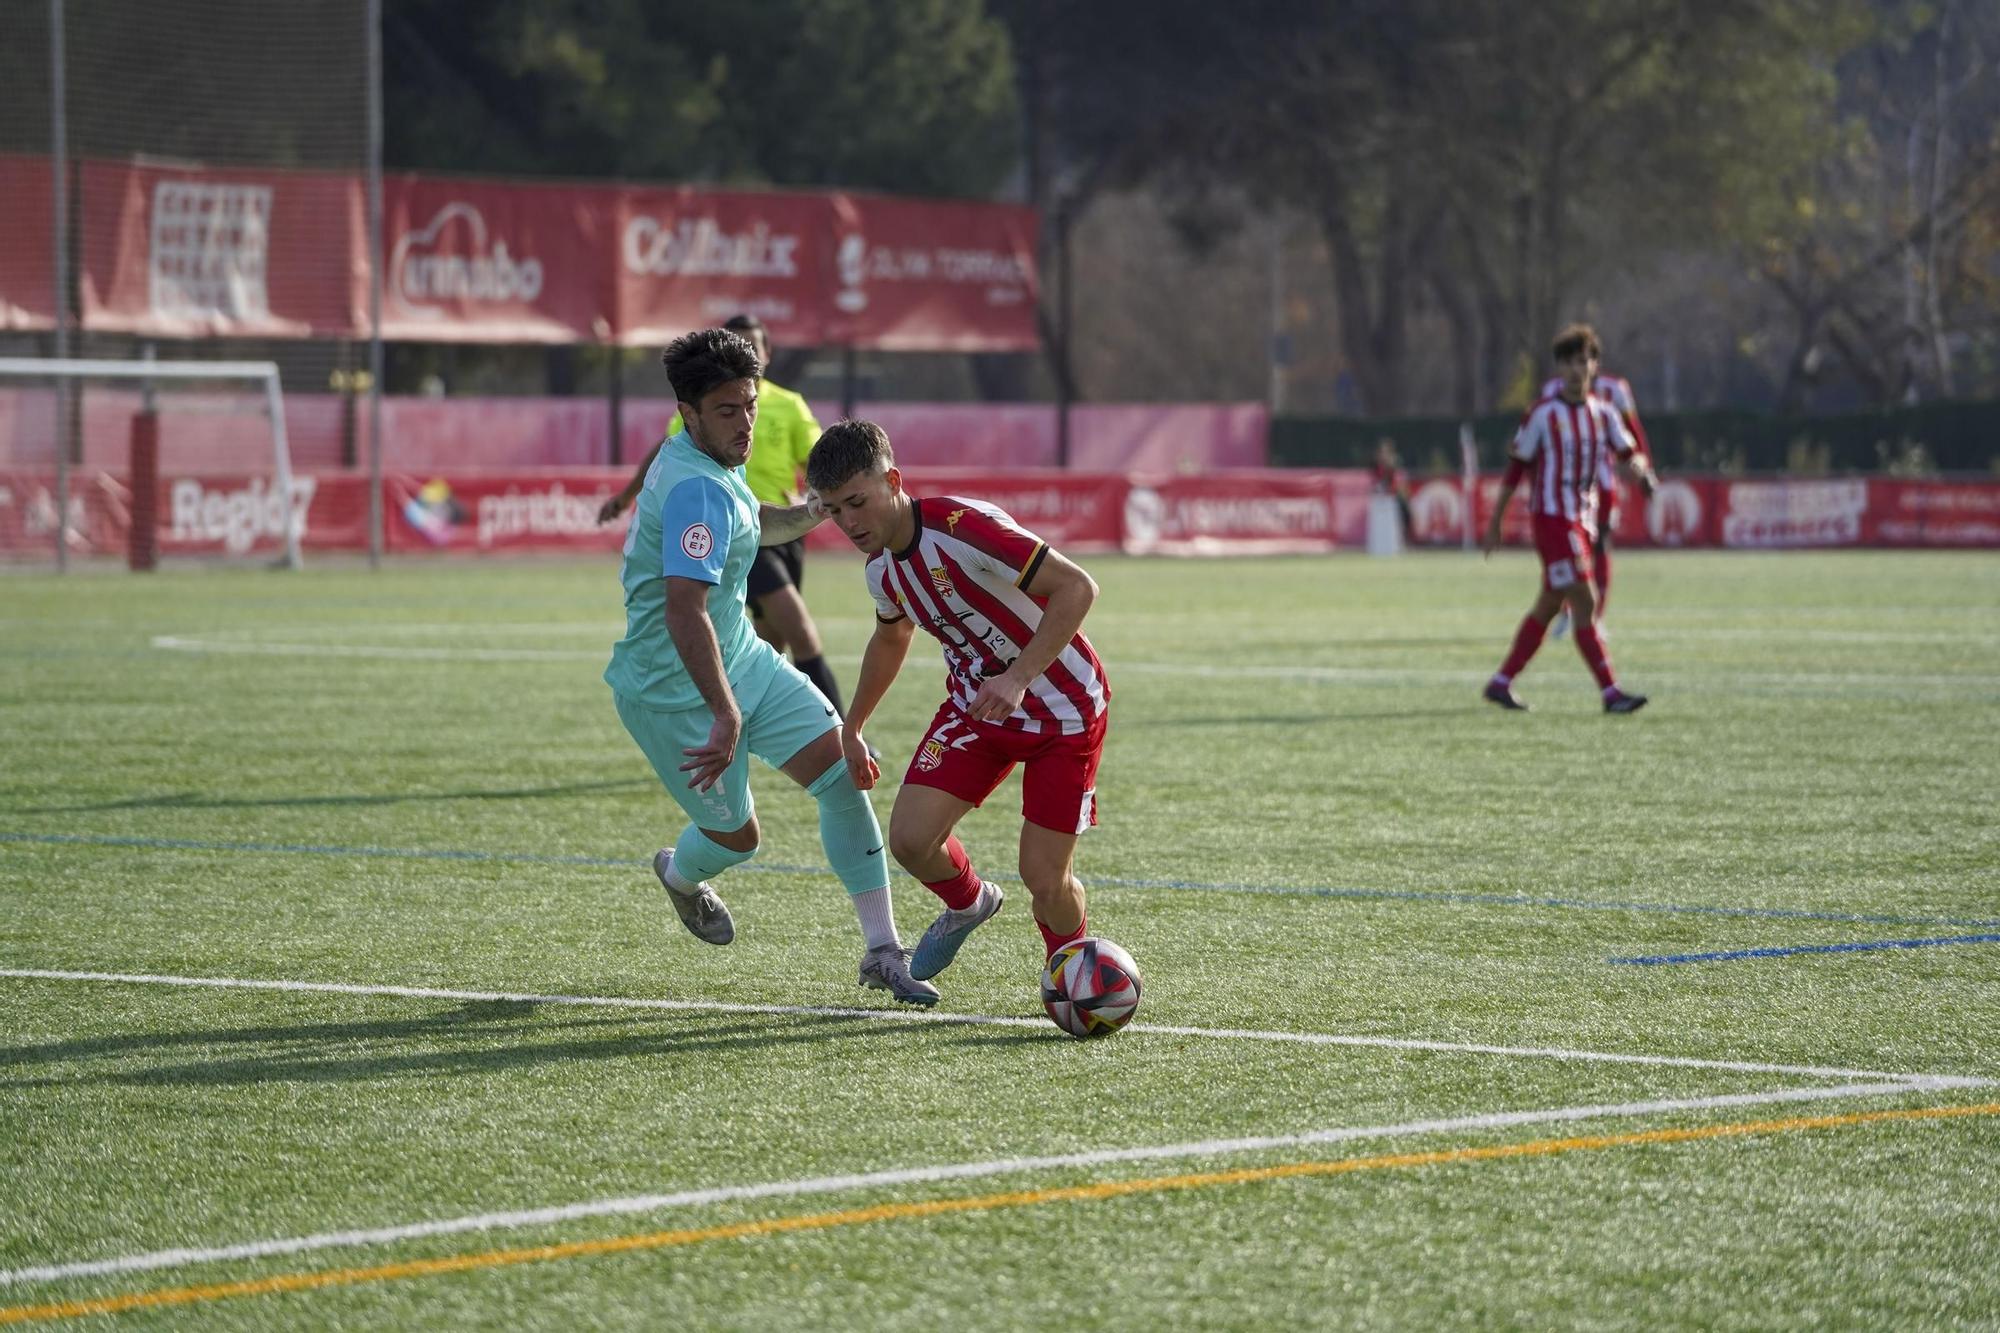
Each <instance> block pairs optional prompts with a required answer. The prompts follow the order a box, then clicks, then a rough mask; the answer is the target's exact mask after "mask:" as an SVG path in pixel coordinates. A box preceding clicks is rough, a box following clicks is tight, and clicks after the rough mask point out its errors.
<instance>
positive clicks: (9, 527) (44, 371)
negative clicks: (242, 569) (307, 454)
mask: <svg viewBox="0 0 2000 1333" xmlns="http://www.w3.org/2000/svg"><path fill="white" fill-rule="evenodd" d="M64 441H68V447H64V444H63V442H64ZM313 484H314V483H313V481H312V480H311V479H310V478H301V477H298V476H295V475H294V473H293V471H292V459H291V449H290V447H289V444H288V443H287V432H286V424H285V397H284V390H283V388H282V386H281V384H280V381H279V374H278V367H277V366H276V364H274V363H272V362H269V361H209V362H197V361H108V360H79V359H75V358H64V359H57V358H52V357H0V559H5V560H7V561H9V562H11V563H33V564H40V563H48V564H52V565H55V566H57V567H61V566H63V565H65V564H67V563H68V561H69V560H71V559H73V558H83V557H113V558H120V559H123V560H124V561H125V562H126V563H127V564H128V565H129V566H130V567H131V568H133V569H136V570H146V569H151V568H153V567H154V566H155V565H156V564H157V563H158V561H159V560H160V558H161V557H162V556H201V557H209V558H230V559H254V560H258V561H261V562H264V563H275V564H279V565H283V566H285V567H287V568H293V569H296V568H297V567H298V566H299V563H300V556H299V546H300V539H301V537H302V535H303V533H304V516H305V510H306V507H307V506H308V505H309V504H310V503H311V500H312V489H313Z"/></svg>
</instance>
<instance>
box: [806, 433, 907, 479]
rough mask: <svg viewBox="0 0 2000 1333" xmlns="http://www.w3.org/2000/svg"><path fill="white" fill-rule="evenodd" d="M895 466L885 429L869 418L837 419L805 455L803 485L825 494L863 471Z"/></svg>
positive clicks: (877, 470)
mask: <svg viewBox="0 0 2000 1333" xmlns="http://www.w3.org/2000/svg"><path fill="white" fill-rule="evenodd" d="M895 465H896V455H895V454H894V453H893V452H892V451H891V450H890V448H889V432H888V431H886V430H883V429H882V428H881V427H880V426H878V425H876V424H875V423H874V422H872V421H836V422H834V423H833V424H832V425H831V426H828V427H827V428H826V430H825V432H824V433H823V434H821V435H820V437H819V442H818V443H817V444H815V445H813V447H812V453H811V454H810V455H809V456H808V457H807V458H806V485H808V486H810V487H812V488H813V489H814V490H816V491H819V492H820V493H822V494H824V493H825V492H827V491H830V490H832V489H833V488H834V487H836V486H845V485H846V484H847V483H848V482H849V481H851V480H853V479H854V478H855V477H857V476H859V475H860V474H861V473H863V472H877V473H880V472H887V471H888V470H889V469H890V468H892V467H894V466H895Z"/></svg>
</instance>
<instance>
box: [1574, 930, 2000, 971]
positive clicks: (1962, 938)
mask: <svg viewBox="0 0 2000 1333" xmlns="http://www.w3.org/2000/svg"><path fill="white" fill-rule="evenodd" d="M1940 944H2000V935H1944V936H1940V937H1938V938H1936V939H1928V940H1862V941H1859V942H1857V943H1854V944H1792V945H1785V946H1781V947H1773V948H1769V949H1724V950H1721V951H1719V952H1717V953H1663V954H1654V955H1653V956H1651V957H1648V958H1607V959H1606V960H1605V961H1606V962H1609V963H1627V964H1631V965H1633V966H1637V967H1658V966H1660V965H1661V964H1665V963H1733V962H1736V961H1737V960H1738V959H1742V958H1789V957H1791V956H1792V955H1793V954H1800V953H1867V952H1869V951H1870V950H1873V949H1930V948H1934V947H1936V946H1937V945H1940Z"/></svg>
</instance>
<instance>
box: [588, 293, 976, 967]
mask: <svg viewBox="0 0 2000 1333" xmlns="http://www.w3.org/2000/svg"><path fill="white" fill-rule="evenodd" d="M662 359H663V360H664V362H665V363H666V368H667V378H668V379H669V380H670V381H671V382H672V384H673V386H674V396H675V397H676V398H677V399H678V400H679V402H680V409H681V416H682V419H683V421H684V422H685V423H686V424H685V426H684V428H683V429H682V430H681V431H680V432H679V433H677V434H675V435H673V436H672V437H670V438H669V439H668V440H666V442H665V443H664V444H662V445H661V447H660V449H659V451H658V452H657V454H656V455H655V456H654V459H653V462H652V464H651V465H650V466H649V467H648V468H647V471H646V476H645V479H644V481H643V483H642V485H641V487H640V489H639V492H638V505H637V509H636V511H635V513H634V515H633V518H632V524H631V527H630V528H629V529H628V530H627V532H626V534H625V558H624V566H623V570H622V575H621V577H622V579H623V582H624V585H625V615H626V630H625V637H624V638H622V639H620V640H619V641H618V643H617V644H616V646H614V647H613V648H612V650H611V663H610V665H609V666H608V667H606V668H605V671H604V679H605V682H606V683H607V684H609V685H610V686H611V691H612V699H613V702H614V703H615V705H616V707H617V710H618V717H619V719H620V720H621V721H622V722H623V723H624V724H625V729H626V730H627V731H628V732H630V733H631V735H632V739H633V740H634V741H636V742H637V743H638V746H639V749H640V750H641V751H642V752H643V753H644V754H645V756H646V758H647V760H648V761H649V762H650V763H651V764H652V766H653V771H654V773H656V774H657V775H658V776H659V779H660V782H661V784H662V785H663V786H665V787H666V789H667V793H668V795H670V796H672V797H673V799H674V801H675V803H676V804H678V805H679V806H680V807H681V809H682V810H683V811H684V812H685V813H686V814H687V817H688V823H687V825H686V827H685V828H683V829H682V830H681V833H680V837H679V838H678V840H676V842H675V843H674V845H673V846H672V847H663V848H661V849H660V851H659V853H658V854H657V855H655V856H654V858H653V873H654V874H655V875H656V876H658V878H659V880H660V883H661V885H662V886H663V887H664V888H665V889H666V891H667V898H668V901H670V902H671V903H672V904H673V907H674V911H675V913H676V914H677V915H678V916H679V917H680V919H681V923H682V924H683V925H685V926H686V927H687V929H688V931H689V932H690V933H691V934H693V935H694V936H695V938H697V939H700V940H704V941H706V942H708V943H710V944H728V943H729V942H730V941H731V940H733V939H734V938H735V937H736V926H735V921H734V919H733V918H732V917H731V916H730V913H729V909H728V908H727V907H726V906H724V905H723V902H722V899H721V897H720V896H719V895H718V894H717V893H716V891H715V888H714V886H713V885H712V884H711V883H710V882H709V881H711V880H714V879H716V878H717V877H719V876H720V875H721V874H722V873H723V872H724V871H726V870H728V869H729V868H730V867H732V866H736V865H741V864H742V863H743V862H745V861H747V860H749V859H750V858H751V857H752V856H753V855H755V853H756V851H757V842H758V827H757V813H756V805H755V803H754V802H753V800H752V799H751V794H750V765H749V760H750V756H751V755H753V754H754V755H756V756H757V757H758V758H759V759H761V760H763V761H764V762H765V763H767V764H769V765H770V766H771V767H773V768H776V769H779V770H781V771H782V772H783V773H784V774H785V775H786V776H787V777H790V778H791V779H792V780H793V781H794V782H797V783H798V784H799V785H800V786H802V787H804V788H805V789H806V790H807V791H808V792H810V793H811V794H812V796H813V798H814V800H816V801H817V802H818V803H819V830H820V842H821V845H822V846H823V847H824V848H825V849H826V857H827V861H828V863H829V864H830V865H831V866H832V868H833V873H834V874H835V875H836V876H838V877H839V879H840V882H841V883H842V884H843V885H844V886H845V887H846V889H847V892H848V895H849V899H850V901H851V902H852V903H853V906H854V911H855V913H856V915H857V916H858V917H859V918H860V922H861V933H862V938H863V941H864V949H865V952H864V953H863V954H862V958H861V972H860V983H861V984H862V985H864V986H871V987H874V988H876V989H881V990H887V991H889V992H890V993H891V994H892V995H893V996H894V997H895V998H896V999H897V1000H899V1001H902V1002H904V1003H907V1004H921V1005H931V1004H935V1003H937V1000H938V991H937V988H936V987H935V986H931V985H927V984H926V983H924V982H921V981H917V980H915V979H914V978H912V977H911V976H910V971H909V961H908V955H907V954H906V953H905V951H904V949H903V946H902V940H901V939H900V937H899V936H898V935H897V932H896V921H895V916H894V914H893V911H892V909H891V903H890V895H889V872H888V869H887V866H886V858H885V857H884V856H883V855H882V849H883V838H882V830H881V826H880V824H879V823H878V822H877V821H876V818H875V811H874V809H873V807H872V806H871V805H870V804H869V801H868V795H867V793H866V792H865V791H863V790H862V789H861V788H860V787H858V786H857V785H856V784H855V780H854V777H853V774H852V773H851V772H850V770H849V766H848V764H847V762H846V759H845V758H844V756H843V753H842V747H841V724H840V720H839V718H837V717H836V716H835V713H834V707H833V704H832V703H831V702H829V701H828V699H827V698H826V696H825V695H824V694H823V693H821V691H820V690H819V689H818V688H817V687H816V686H814V685H813V683H812V682H811V681H810V680H808V679H806V677H805V676H803V675H802V674H800V673H799V671H798V670H797V669H796V668H795V667H793V666H792V664H791V663H789V662H787V661H785V659H784V658H782V657H780V656H779V655H778V653H777V652H776V651H775V650H773V649H772V647H771V646H770V645H769V644H768V643H766V642H764V640H762V639H761V638H759V637H758V636H757V635H756V633H755V632H754V631H752V630H751V628H750V624H749V617H748V615H747V614H746V612H745V610H744V601H743V594H744V584H745V581H746V580H747V578H748V575H749V570H750V565H751V563H752V562H753V561H754V560H755V559H756V556H757V551H758V549H759V546H760V544H761V543H764V542H786V541H791V540H793V539H794V538H797V537H802V536H804V535H805V534H806V533H807V532H808V531H810V530H811V529H812V528H813V527H815V526H817V525H818V524H819V523H820V521H821V520H822V519H823V518H824V517H825V514H824V512H823V511H822V510H821V509H820V507H819V505H818V503H817V501H816V500H815V499H814V498H813V497H811V496H808V497H807V499H806V502H805V503H802V504H797V505H791V506H786V507H781V506H777V505H769V504H761V503H759V501H758V500H757V499H756V497H755V496H753V495H752V494H751V493H750V488H749V486H748V485H747V484H746V483H745V481H744V480H743V463H744V460H745V459H746V458H748V457H749V455H750V453H751V452H752V447H753V444H752V442H753V431H754V428H755V424H756V419H757V397H758V393H757V390H758V376H759V373H760V371H761V369H762V363H761V362H760V361H759V360H758V358H757V353H756V350H755V349H754V348H753V347H751V345H750V343H749V342H748V341H747V340H745V339H744V338H743V337H741V336H740V335H738V334H736V333H732V332H730V331H728V330H727V329H704V330H702V331H701V332H698V333H690V334H687V335H686V336H684V337H681V338H676V339H675V340H674V341H673V342H672V343H670V344H669V345H668V346H667V349H666V353H665V355H664V357H663V358H662Z"/></svg>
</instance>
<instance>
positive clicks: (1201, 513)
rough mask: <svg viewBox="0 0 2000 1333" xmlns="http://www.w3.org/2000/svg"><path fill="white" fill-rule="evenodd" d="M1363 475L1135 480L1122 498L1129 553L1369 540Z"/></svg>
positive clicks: (1260, 549) (1257, 551) (1305, 549)
mask: <svg viewBox="0 0 2000 1333" xmlns="http://www.w3.org/2000/svg"><path fill="white" fill-rule="evenodd" d="M1369 493H1370V486H1369V480H1368V476H1367V474H1366V473H1361V472H1291V471H1286V472H1267V471H1257V472H1215V473H1210V474H1208V475H1206V476H1198V477H1166V478H1143V479H1135V480H1134V481H1133V483H1132V487H1131V490H1130V491H1129V492H1128V493H1127V495H1126V497H1125V533H1124V543H1123V544H1124V549H1125V550H1126V551H1127V552H1129V553H1131V554H1133V555H1287V554H1312V553H1316V552H1321V551H1331V550H1334V549H1336V548H1337V547H1340V546H1359V545H1362V544H1363V543H1364V542H1366V540H1367V532H1368V496H1369Z"/></svg>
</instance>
